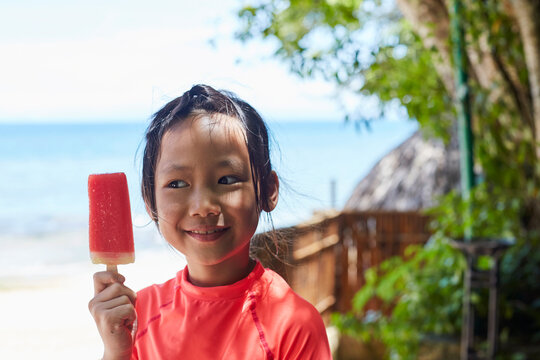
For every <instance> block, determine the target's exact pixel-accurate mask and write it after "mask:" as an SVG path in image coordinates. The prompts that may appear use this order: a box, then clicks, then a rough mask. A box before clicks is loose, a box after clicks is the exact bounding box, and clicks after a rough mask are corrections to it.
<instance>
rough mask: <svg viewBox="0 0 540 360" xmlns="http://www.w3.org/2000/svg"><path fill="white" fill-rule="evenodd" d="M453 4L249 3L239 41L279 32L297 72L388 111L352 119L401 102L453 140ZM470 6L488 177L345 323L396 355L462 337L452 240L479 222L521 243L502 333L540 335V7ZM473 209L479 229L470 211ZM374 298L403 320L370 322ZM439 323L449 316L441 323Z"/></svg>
mask: <svg viewBox="0 0 540 360" xmlns="http://www.w3.org/2000/svg"><path fill="white" fill-rule="evenodd" d="M451 5H452V1H450V0H395V1H392V0H327V1H320V0H289V1H286V0H258V1H256V2H255V1H254V2H253V3H251V4H250V5H246V6H244V7H243V8H242V9H240V10H239V18H240V19H241V21H242V28H241V29H240V30H239V31H238V34H237V36H238V38H239V39H241V40H243V41H248V40H249V39H250V38H253V37H262V38H268V39H273V40H274V41H276V43H277V50H276V52H275V56H276V57H278V58H280V59H282V60H283V61H285V62H286V63H288V64H289V66H290V69H291V71H292V72H294V73H296V74H298V75H299V76H302V77H306V78H309V77H319V76H322V77H324V78H325V79H326V80H327V81H329V82H331V83H333V84H335V86H336V89H337V91H338V92H348V93H352V94H355V95H356V96H357V97H358V99H359V102H361V101H363V98H365V97H374V98H376V99H378V102H379V113H378V114H376V115H375V116H370V117H367V116H366V115H365V114H363V113H362V112H360V111H351V113H350V114H348V115H347V119H349V120H352V121H358V122H369V121H371V120H373V119H376V118H379V117H383V116H384V114H385V112H386V111H388V110H389V109H391V108H393V107H395V106H396V105H398V106H399V107H401V108H402V109H404V110H405V111H406V112H407V115H408V116H409V118H411V119H413V120H416V121H418V123H419V124H420V126H421V128H422V129H423V131H424V133H425V134H426V135H427V136H437V137H441V138H443V139H444V140H446V141H449V140H451V138H452V137H453V136H455V127H456V114H455V105H454V104H455V99H456V86H455V82H454V71H453V61H452V56H451V54H452V42H451V40H450V20H451V14H452V11H451V9H450V7H451ZM463 7H464V14H463V18H462V20H463V21H462V22H463V27H464V32H465V47H466V58H467V63H468V72H469V79H470V86H471V89H472V97H471V99H470V100H471V104H472V112H473V114H472V119H473V133H474V137H475V148H474V153H475V169H476V175H477V176H478V177H479V178H481V179H482V182H481V184H480V185H479V186H477V187H475V189H474V190H473V192H472V194H471V198H470V199H469V200H468V202H465V201H464V200H462V199H461V197H460V195H459V193H451V194H448V195H447V196H445V197H444V198H442V199H440V202H439V205H438V206H437V207H436V208H434V209H431V214H432V216H433V219H434V221H433V223H432V226H433V231H434V236H433V239H432V241H431V242H430V245H429V246H427V247H425V248H422V249H415V250H414V251H413V250H411V259H410V260H408V261H404V260H400V259H392V260H391V261H390V262H388V263H386V264H384V265H383V266H382V267H381V268H380V269H378V270H373V271H372V272H371V273H370V274H368V280H369V281H368V282H367V286H366V287H365V288H364V289H363V290H362V291H361V292H359V294H357V297H356V298H355V303H354V304H353V305H354V309H355V312H353V313H351V314H349V315H344V316H343V317H336V319H335V320H336V322H338V323H339V324H340V326H341V327H342V328H343V329H344V331H349V332H352V333H354V334H357V335H363V336H367V335H369V334H371V335H377V336H378V337H379V338H382V339H383V341H384V342H385V343H386V344H387V345H389V346H388V347H389V351H390V353H389V355H394V356H398V357H401V358H407V357H411V358H414V354H415V350H416V349H417V345H418V343H419V341H420V340H421V336H422V334H424V333H439V334H452V333H454V334H455V333H456V331H458V329H459V323H460V309H459V307H456V306H455V304H456V296H455V294H461V286H462V285H461V281H457V280H456V279H459V278H461V275H462V271H463V263H462V262H461V260H459V259H460V255H459V254H457V253H456V252H455V251H453V250H452V249H450V248H449V246H448V239H450V238H460V237H462V236H463V234H464V230H465V228H466V227H468V226H472V228H473V234H475V235H476V236H488V237H513V238H515V239H516V245H515V246H514V247H513V248H512V249H511V250H510V251H508V253H507V254H506V255H505V257H504V258H503V264H502V268H503V269H502V288H503V300H502V308H503V313H502V314H503V317H502V320H501V321H502V324H501V328H502V331H501V340H502V341H503V343H504V344H506V345H510V344H511V343H513V342H521V343H525V344H527V343H528V344H533V343H535V342H536V343H538V342H539V341H540V300H539V299H540V284H539V282H538V278H539V276H540V255H539V254H540V251H539V250H540V191H539V190H540V186H539V179H540V163H539V160H538V159H539V158H540V143H539V140H540V20H539V19H540V2H539V1H538V0H483V1H476V0H463ZM466 208H471V209H472V213H473V217H472V219H473V220H472V223H471V220H468V218H464V217H463V213H464V212H465V209H466ZM443 264H450V265H449V266H446V265H443ZM486 266H489V264H487V265H486ZM516 280H517V281H516ZM441 293H448V294H454V296H449V297H447V298H442V297H440V296H439V295H440V294H441ZM373 295H375V296H378V297H379V298H381V299H383V300H384V301H385V302H386V304H387V306H388V309H393V312H392V315H391V316H387V317H384V316H375V317H373V316H372V315H373V314H369V315H370V316H371V317H366V314H364V313H363V311H362V308H363V305H364V304H365V302H366V301H367V299H368V298H369V297H371V296H373ZM441 314H445V315H444V316H441ZM441 319H442V320H441ZM437 320H441V321H442V324H440V325H437V326H435V325H434V324H436V323H437Z"/></svg>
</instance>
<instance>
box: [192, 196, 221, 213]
mask: <svg viewBox="0 0 540 360" xmlns="http://www.w3.org/2000/svg"><path fill="white" fill-rule="evenodd" d="M189 205H190V206H189V215H190V216H200V217H208V216H217V215H219V214H220V213H221V208H220V206H219V203H218V201H217V199H216V196H215V195H214V194H213V193H212V191H211V190H210V189H194V191H193V192H192V195H191V198H190V204H189Z"/></svg>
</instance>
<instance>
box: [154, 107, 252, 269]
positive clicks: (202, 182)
mask: <svg viewBox="0 0 540 360" xmlns="http://www.w3.org/2000/svg"><path fill="white" fill-rule="evenodd" d="M155 176H156V178H155V195H156V209H157V215H158V224H159V229H160V231H161V233H162V235H163V236H164V238H165V239H166V240H167V242H169V243H170V244H171V245H172V246H173V247H174V248H176V249H177V250H178V251H180V252H181V253H183V254H184V255H185V256H186V260H187V261H188V264H189V263H192V262H195V263H197V264H199V265H216V264H219V263H221V262H223V261H224V260H229V259H232V258H234V257H237V258H238V260H239V261H246V260H247V258H248V256H249V242H250V240H251V237H252V236H253V234H254V233H255V230H256V229H257V224H258V221H259V212H258V211H257V205H256V203H255V191H254V186H253V180H252V176H251V166H250V162H249V154H248V149H247V146H246V143H245V132H244V130H243V128H242V127H241V125H240V122H239V121H238V120H237V119H234V118H228V117H226V116H224V115H217V116H211V115H203V116H198V117H195V118H189V119H186V120H184V121H183V122H181V123H179V124H178V125H175V126H174V127H172V128H171V129H170V130H168V131H167V132H166V133H165V134H164V136H163V139H162V142H161V149H160V155H159V158H158V161H157V165H156V170H155ZM232 260H234V259H232Z"/></svg>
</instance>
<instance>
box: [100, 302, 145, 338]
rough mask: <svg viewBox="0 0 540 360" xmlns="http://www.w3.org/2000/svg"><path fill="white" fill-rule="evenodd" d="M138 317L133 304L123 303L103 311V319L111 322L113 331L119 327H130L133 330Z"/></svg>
mask: <svg viewBox="0 0 540 360" xmlns="http://www.w3.org/2000/svg"><path fill="white" fill-rule="evenodd" d="M136 318H137V313H136V312H135V307H133V305H132V304H123V305H120V306H117V307H115V308H112V309H109V310H107V311H105V312H104V313H103V321H104V322H105V323H106V324H109V329H111V332H112V331H113V329H118V328H128V329H129V330H130V331H131V329H132V325H133V323H134V322H135V319H136Z"/></svg>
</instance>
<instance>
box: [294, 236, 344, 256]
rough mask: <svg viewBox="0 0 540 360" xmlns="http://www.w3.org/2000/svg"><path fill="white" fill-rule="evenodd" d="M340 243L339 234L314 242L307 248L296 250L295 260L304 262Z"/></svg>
mask: <svg viewBox="0 0 540 360" xmlns="http://www.w3.org/2000/svg"><path fill="white" fill-rule="evenodd" d="M338 242H339V236H338V235H337V234H332V235H330V236H327V237H325V238H324V239H322V240H319V241H316V242H313V243H311V244H309V245H307V246H304V247H303V248H300V249H297V250H295V251H294V252H293V259H294V260H295V261H301V260H304V259H305V258H308V257H310V256H313V255H315V254H318V253H320V252H321V251H323V250H324V249H328V248H329V247H332V246H334V245H336V244H337V243H338Z"/></svg>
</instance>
